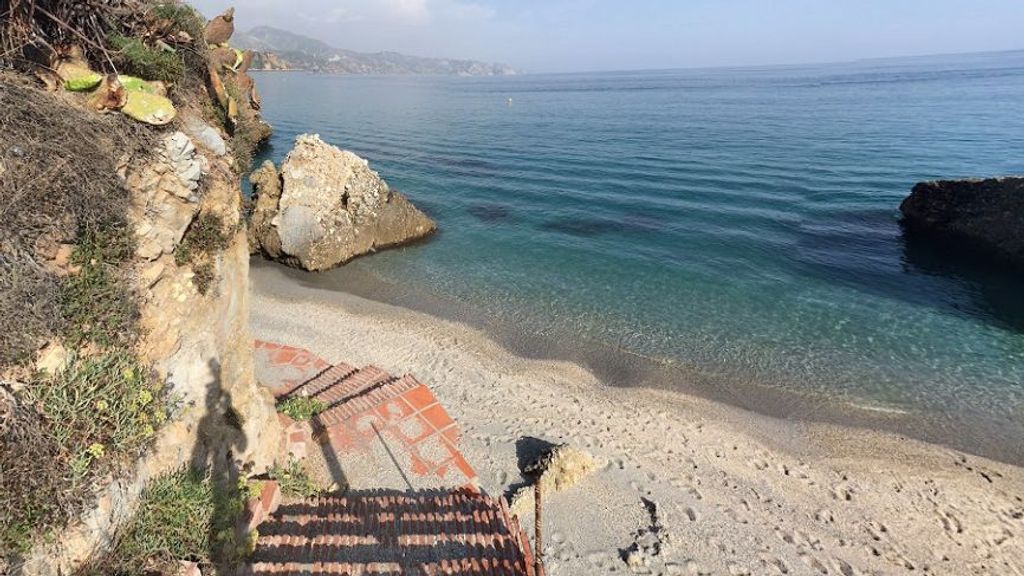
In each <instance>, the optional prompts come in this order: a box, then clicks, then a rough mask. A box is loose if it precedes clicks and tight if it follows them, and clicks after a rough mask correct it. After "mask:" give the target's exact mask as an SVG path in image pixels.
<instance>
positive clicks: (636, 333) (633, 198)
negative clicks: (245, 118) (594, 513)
mask: <svg viewBox="0 0 1024 576" xmlns="http://www.w3.org/2000/svg"><path fill="white" fill-rule="evenodd" d="M258 82H259V85H260V89H261V91H262V92H263V96H264V102H265V111H264V112H265V116H266V118H267V119H268V120H269V121H270V122H271V123H272V124H274V126H275V128H276V131H275V134H274V138H273V143H272V144H273V146H272V148H271V149H270V150H269V151H268V153H267V156H269V157H271V158H273V159H274V160H280V159H281V157H283V155H284V154H285V153H286V152H287V150H288V149H289V148H290V143H291V141H292V139H293V138H294V136H295V135H296V134H297V133H301V132H318V133H320V134H321V135H322V136H323V137H324V138H325V139H327V140H329V141H331V142H333V143H336V144H338V145H340V146H343V147H346V148H349V149H352V150H353V151H355V152H357V153H358V154H360V155H362V156H364V157H367V158H369V159H370V161H371V162H372V166H373V167H374V168H375V169H377V170H378V171H380V172H381V173H382V175H384V177H385V178H386V179H387V180H388V182H389V183H390V184H392V186H394V187H395V188H397V189H400V190H402V191H404V192H405V193H406V194H408V195H409V196H410V197H411V198H412V199H413V200H414V201H415V202H416V203H418V204H419V205H420V206H422V207H423V208H424V209H425V210H427V211H428V212H429V213H430V214H431V215H432V216H433V217H434V218H436V219H437V221H438V223H439V224H440V227H441V230H442V233H441V234H440V235H439V236H438V237H437V238H436V239H435V240H433V241H431V242H429V243H426V244H423V245H419V246H415V247H411V248H407V249H402V250H398V251H393V252H386V253H381V254H378V255H376V256H374V257H372V258H366V259H362V260H359V261H357V262H355V263H353V264H351V265H350V266H348V267H346V268H344V269H342V270H340V271H336V272H333V273H330V274H327V275H324V276H322V277H320V278H319V279H318V282H320V283H321V284H322V285H330V286H334V287H336V288H339V289H354V287H356V286H357V285H361V286H366V282H367V281H368V279H372V280H373V282H376V283H378V284H380V285H386V286H389V287H390V291H380V290H377V289H374V294H375V295H377V296H380V295H381V294H385V293H390V294H392V295H393V296H394V295H404V296H403V297H404V298H406V300H408V301H416V300H417V299H419V300H421V301H422V300H423V299H426V298H427V297H429V298H431V299H434V300H436V301H444V302H447V306H448V307H449V308H450V309H451V310H454V311H455V312H456V313H458V314H460V315H463V316H465V317H467V318H475V319H478V320H479V321H480V322H481V323H482V324H484V325H486V326H487V327H489V328H493V329H495V330H497V331H514V332H516V333H517V334H520V335H522V336H521V338H522V341H529V340H531V339H539V340H543V341H545V342H547V343H548V344H545V345H544V346H543V348H544V350H543V351H542V353H544V354H551V355H568V356H569V357H573V358H574V359H583V360H588V359H589V360H590V361H592V362H595V363H600V362H601V360H602V358H604V359H607V358H610V357H611V356H606V355H604V354H601V353H590V354H585V353H579V349H581V348H586V349H589V350H591V351H594V350H613V351H615V352H616V353H617V354H625V355H628V356H632V357H639V358H644V359H648V360H649V361H650V362H653V363H655V364H660V365H662V366H668V367H673V366H674V367H679V368H680V369H681V370H685V372H686V373H687V374H689V375H691V376H692V378H690V380H699V381H704V382H705V385H706V386H710V387H712V388H715V389H716V390H717V393H718V395H719V396H722V397H724V398H725V399H727V400H730V401H736V402H737V403H739V404H742V405H746V406H748V407H753V408H758V409H764V408H765V407H766V406H791V407H793V408H792V409H791V410H782V412H783V414H782V415H785V416H791V417H797V416H811V417H814V416H815V415H820V414H824V413H828V414H830V415H831V416H829V417H830V418H833V417H834V418H838V419H840V420H851V421H864V420H865V419H867V420H872V419H874V420H872V424H876V423H877V424H881V425H883V426H888V427H892V428H896V429H899V430H901V431H905V432H908V433H910V434H914V435H917V436H921V437H925V438H928V439H933V440H934V439H939V440H943V441H947V442H949V443H951V444H953V445H955V446H957V447H963V448H967V449H971V450H974V451H977V452H981V453H985V454H988V455H992V456H996V457H999V458H1003V459H1006V460H1013V461H1024V448H1022V447H1024V416H1022V414H1024V384H1022V382H1024V279H1022V278H1021V276H1020V275H1019V274H1016V275H1015V274H1013V273H1011V272H1008V271H1005V270H1000V269H992V268H990V267H985V266H983V265H979V264H977V263H976V262H973V261H972V260H970V259H962V258H959V257H957V256H956V255H953V254H948V253H946V252H945V251H943V250H942V249H937V248H935V247H933V246H931V245H929V244H927V243H922V242H920V241H915V240H914V239H911V238H907V237H905V236H904V234H903V232H902V230H901V229H900V227H899V224H898V211H897V207H898V205H899V202H900V201H901V200H902V199H903V197H904V196H905V195H906V194H907V193H908V191H909V189H910V187H911V186H912V185H913V184H914V183H915V182H917V181H920V180H927V179H935V178H958V177H968V176H985V175H998V174H1011V173H1024V53H1022V52H1016V53H1002V54H992V55H980V56H962V57H936V58H927V59H907V60H887V61H875V62H863V63H855V64H842V65H830V66H813V67H792V68H764V69H733V70H693V71H665V72H644V73H607V74H580V75H550V76H548V75H545V76H523V77H515V78H500V79H498V78H495V79H479V78H472V79H471V78H407V77H353V76H317V75H310V74H304V73H288V74H284V73H281V74H263V75H260V76H259V78H258ZM509 98H511V99H512V100H511V103H509ZM356 278H360V279H361V280H360V281H359V282H356V281H355V280H354V279H356ZM371 295H373V294H371ZM395 297H396V298H398V296H395ZM527 347H529V346H527ZM574 350H575V351H577V352H576V353H575V356H574V354H573V352H572V351H574ZM612 374H613V376H614V375H615V374H617V373H615V372H614V371H613V372H612ZM611 380H612V382H611V383H612V384H632V383H636V382H634V381H631V380H630V379H629V378H628V377H625V376H622V377H621V378H617V377H613V378H611ZM616 380H619V381H616ZM680 380H682V379H680ZM709 382H710V384H707V383H709ZM660 384H661V385H667V386H675V385H678V386H684V384H679V383H674V382H673V379H672V378H667V379H663V381H662V382H660ZM768 397H775V398H783V397H788V398H798V399H801V400H800V401H790V400H786V401H776V402H775V403H773V402H770V401H766V400H765V399H766V398H768ZM796 406H799V408H796Z"/></svg>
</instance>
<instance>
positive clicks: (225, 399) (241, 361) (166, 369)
mask: <svg viewBox="0 0 1024 576" xmlns="http://www.w3.org/2000/svg"><path fill="white" fill-rule="evenodd" d="M195 121H196V119H194V118H193V119H191V120H190V122H189V124H194V123H195ZM121 175H122V177H123V178H125V180H126V182H127V183H128V186H129V188H130V190H131V191H132V194H133V210H132V212H133V213H132V220H133V223H134V224H135V226H136V229H137V235H138V237H139V248H138V252H137V255H136V256H137V257H136V271H137V274H136V286H135V288H136V290H137V291H138V293H139V296H140V300H141V319H140V323H141V328H142V331H143V338H142V341H141V343H140V348H139V350H138V353H139V356H140V358H141V359H142V360H143V361H144V362H145V363H147V364H148V365H150V366H152V368H153V372H154V375H155V377H157V378H159V379H160V380H161V381H163V382H164V383H165V385H166V386H168V387H169V388H168V389H169V392H170V394H171V396H172V398H174V399H175V400H176V402H178V405H179V408H178V410H177V411H176V412H175V415H174V416H173V418H172V421H171V422H169V423H168V424H167V425H166V426H165V427H164V428H162V429H161V430H160V432H159V435H158V439H157V441H156V444H155V446H154V447H153V449H152V450H151V451H150V452H149V453H148V454H147V455H146V456H145V457H143V458H141V459H140V460H138V461H137V463H136V465H135V467H134V471H133V473H132V474H130V475H127V476H125V477H122V478H117V479H114V480H113V482H112V483H111V484H110V485H109V486H107V487H106V488H105V489H103V490H102V492H101V493H100V495H99V498H98V500H97V503H96V506H95V507H94V508H93V509H92V510H91V511H90V512H89V513H87V514H85V515H84V516H83V517H82V518H81V520H80V521H79V522H77V523H75V524H74V525H72V526H71V527H70V528H69V529H67V530H66V531H65V532H64V533H62V534H59V535H56V537H55V538H53V544H52V545H50V546H48V547H46V548H43V549H37V550H34V551H33V554H32V555H30V557H29V558H28V559H27V562H26V564H25V567H24V569H23V572H22V573H23V574H26V575H34V574H68V573H71V572H73V570H74V568H75V566H77V565H79V564H80V563H81V562H82V561H84V560H86V559H87V558H88V557H89V556H90V555H92V554H93V553H94V552H96V551H99V550H102V549H103V548H104V547H106V546H107V545H108V544H109V543H110V540H111V537H112V536H113V534H114V533H115V531H116V530H117V528H118V527H119V526H121V525H123V523H124V522H125V521H126V520H127V519H128V518H130V516H131V514H132V512H133V511H134V510H135V508H136V505H137V504H138V500H139V495H140V494H141V492H142V490H143V488H144V487H145V485H146V484H147V483H148V482H149V481H150V480H152V479H153V478H155V477H157V476H160V475H162V474H165V473H168V472H172V471H175V470H178V469H180V468H182V467H184V466H186V465H189V464H212V465H213V466H214V468H215V469H217V468H220V469H227V468H230V469H233V470H245V471H256V472H258V471H261V470H263V469H265V468H266V467H268V466H269V465H270V464H272V463H273V461H274V459H275V458H277V457H278V455H279V453H280V450H281V448H282V447H281V445H280V442H281V438H282V436H283V435H282V433H281V429H280V423H279V421H278V419H277V414H276V412H275V410H274V405H273V399H272V397H271V396H270V394H269V392H267V391H266V390H265V389H263V388H262V387H261V386H258V385H257V383H256V380H255V375H254V368H253V356H252V337H251V336H250V334H249V328H248V322H249V250H248V240H247V238H246V233H245V229H244V227H243V226H242V225H241V224H240V221H241V212H240V207H241V197H240V193H239V190H240V188H239V180H238V177H237V176H236V175H235V174H234V173H233V171H232V170H231V168H230V166H229V161H228V160H227V158H226V157H224V156H223V155H218V154H217V153H216V152H215V151H213V150H210V149H207V148H197V147H196V143H195V142H193V140H192V139H190V138H189V137H188V136H186V135H185V134H184V133H182V132H176V133H174V134H172V135H170V136H169V137H167V138H166V139H165V140H164V142H163V144H162V146H161V148H160V149H158V150H157V151H155V153H154V154H153V155H152V157H150V158H146V159H141V160H131V159H128V160H126V161H125V162H124V163H123V167H122V174H121ZM203 212H215V213H217V214H219V215H220V216H221V218H222V219H223V221H224V223H225V224H226V225H227V228H228V229H230V230H232V234H233V236H232V238H231V241H230V243H229V245H228V247H227V249H226V250H224V251H223V253H221V254H219V255H217V256H216V257H215V270H216V274H217V280H216V281H215V282H214V284H213V285H212V287H211V289H210V290H208V291H207V293H206V294H205V295H203V294H200V293H199V291H198V290H197V288H196V286H195V285H194V282H193V278H194V272H193V270H192V269H191V267H190V266H188V265H183V266H179V265H177V264H176V263H175V259H174V249H175V247H176V246H177V245H178V243H180V242H181V240H182V238H183V236H184V234H185V232H186V230H187V229H188V226H189V224H190V223H191V222H192V221H193V220H194V219H195V218H196V217H197V215H198V214H200V213H203Z"/></svg>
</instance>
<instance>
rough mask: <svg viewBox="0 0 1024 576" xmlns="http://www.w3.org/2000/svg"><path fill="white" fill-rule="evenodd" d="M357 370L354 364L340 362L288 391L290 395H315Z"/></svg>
mask: <svg viewBox="0 0 1024 576" xmlns="http://www.w3.org/2000/svg"><path fill="white" fill-rule="evenodd" d="M355 372H356V368H355V367H354V366H349V365H348V364H345V363H344V362H339V363H338V364H335V365H334V366H331V367H330V368H328V369H327V370H324V371H323V372H321V373H320V374H318V375H317V376H316V377H314V378H313V379H312V380H310V381H308V382H306V383H305V384H303V385H301V386H299V387H298V388H296V389H295V390H292V391H291V392H289V393H288V396H315V395H317V394H319V393H320V392H322V391H324V390H326V389H327V388H330V387H331V386H334V385H335V384H337V383H338V381H339V380H342V379H344V378H347V377H349V376H351V375H352V374H354V373H355Z"/></svg>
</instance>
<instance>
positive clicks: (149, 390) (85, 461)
mask: <svg viewBox="0 0 1024 576" xmlns="http://www.w3.org/2000/svg"><path fill="white" fill-rule="evenodd" d="M23 395H24V398H25V400H27V401H28V403H30V404H31V405H34V406H36V407H37V408H38V410H39V413H40V414H41V416H42V417H43V420H44V421H45V422H46V425H47V427H48V430H49V432H50V435H51V436H52V437H53V439H54V441H55V442H56V443H57V444H58V445H59V446H61V447H62V449H63V450H64V451H65V452H66V453H67V454H68V457H69V458H68V461H69V462H70V463H71V464H70V465H71V470H72V472H73V473H74V475H75V476H84V475H85V474H86V473H87V472H88V471H90V470H91V469H92V468H93V467H94V465H95V464H96V463H97V462H100V461H104V460H106V459H108V458H112V457H114V456H121V457H124V456H128V457H131V456H134V455H135V454H137V453H138V452H140V450H141V449H142V447H143V446H145V444H147V443H148V442H149V441H150V440H151V439H152V438H153V436H154V435H155V433H156V429H157V428H158V427H159V426H160V425H162V424H163V423H164V422H166V421H167V418H168V416H169V413H168V412H169V408H168V406H167V402H166V394H165V392H164V389H163V386H162V385H161V383H160V382H159V381H155V380H153V379H151V378H150V377H149V374H148V373H147V371H146V370H145V369H144V368H143V367H142V366H141V365H139V363H138V360H136V359H135V357H134V356H132V355H131V354H129V353H128V352H124V351H118V352H112V353H110V354H106V355H103V356H98V357H92V358H84V359H83V358H79V359H75V360H74V361H73V362H72V363H71V365H70V366H69V367H68V368H67V369H65V370H63V371H61V372H59V373H58V374H56V375H55V376H51V377H44V378H43V379H41V380H38V381H36V382H33V383H32V384H31V385H30V386H28V387H26V389H25V391H24V393H23Z"/></svg>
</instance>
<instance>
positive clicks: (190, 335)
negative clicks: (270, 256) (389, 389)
mask: <svg viewBox="0 0 1024 576" xmlns="http://www.w3.org/2000/svg"><path fill="white" fill-rule="evenodd" d="M32 5H34V4H32ZM13 6H14V8H12V11H11V12H9V13H6V14H3V15H2V17H0V27H2V30H0V31H2V32H3V33H4V38H5V40H6V39H7V38H9V37H10V36H9V35H10V34H11V33H13V32H18V31H21V32H22V33H24V35H25V37H24V38H23V39H21V40H20V42H21V43H20V44H18V46H19V48H18V49H19V50H21V49H22V48H24V50H25V52H24V54H22V53H18V58H17V61H16V62H15V63H14V64H13V65H12V67H14V66H24V67H25V69H23V70H21V73H16V72H13V71H10V70H7V71H3V72H0V184H2V186H0V204H3V206H4V210H7V209H11V210H12V212H11V214H10V215H5V217H4V221H3V224H2V225H0V288H2V290H0V312H2V314H0V316H2V317H3V318H4V322H5V324H4V326H3V327H4V332H5V335H4V337H3V343H4V344H5V345H6V344H8V343H11V344H12V345H13V344H15V343H16V344H17V346H18V350H15V352H17V353H16V354H15V353H11V354H8V353H6V352H4V353H0V573H7V572H8V571H12V572H15V573H19V574H24V575H34V574H70V573H74V572H75V571H76V570H77V569H78V568H79V567H81V566H82V564H83V563H84V562H86V561H87V560H92V559H94V558H95V557H96V556H98V555H102V553H104V552H105V551H107V550H108V549H109V548H110V545H111V543H112V540H113V539H114V537H115V534H117V531H118V530H119V529H120V528H121V527H123V526H124V524H125V522H126V521H127V519H128V518H129V517H131V515H132V514H133V512H134V511H135V509H136V507H137V505H138V502H139V498H140V494H142V492H143V490H144V488H145V487H146V486H147V484H148V483H149V482H150V481H152V480H153V479H155V478H157V477H160V476H163V475H166V474H169V473H172V472H175V471H178V470H181V469H183V468H186V467H190V466H194V467H196V468H197V469H201V470H205V471H206V473H207V474H210V475H212V476H214V477H215V478H219V479H230V478H238V477H245V476H246V475H248V474H251V473H254V472H259V471H262V470H265V469H266V468H267V467H268V466H269V465H270V464H272V463H273V462H274V461H275V460H276V459H278V458H279V456H280V455H281V453H280V450H281V449H282V446H281V445H280V442H281V433H280V432H281V431H280V424H279V420H278V417H277V414H276V411H275V409H274V404H273V399H272V398H271V397H270V395H269V393H268V392H267V391H266V390H265V389H263V388H262V387H261V386H259V385H258V384H257V382H256V379H255V375H254V365H253V352H252V338H251V336H250V334H249V330H248V315H249V284H248V282H249V280H248V278H249V273H248V269H249V249H248V239H247V237H246V227H245V225H244V224H243V222H242V198H241V186H240V176H239V174H240V173H241V172H242V171H244V170H245V169H246V166H245V160H246V159H247V158H249V157H250V156H251V154H252V152H253V147H254V146H255V144H256V142H257V141H258V140H259V139H260V138H262V137H264V136H265V130H264V129H263V126H264V125H263V124H262V122H261V121H260V120H259V117H258V112H257V109H258V97H256V96H255V89H254V87H253V86H251V85H247V81H249V82H251V79H248V78H247V77H246V76H245V74H244V72H245V69H244V67H243V66H241V65H240V64H237V63H236V64H234V65H232V66H228V67H226V68H225V67H217V66H214V65H212V63H210V62H209V59H208V58H209V53H210V51H209V50H208V49H207V48H208V46H207V45H206V43H205V42H204V41H203V28H202V24H203V23H202V22H201V21H198V16H197V15H196V14H195V12H193V11H192V10H191V9H190V8H188V7H187V6H183V5H180V4H168V5H164V4H160V5H153V4H148V3H141V2H136V1H134V0H121V1H119V2H118V3H116V6H115V5H113V4H112V5H110V6H107V4H102V5H97V7H96V8H95V10H96V12H95V13H93V12H90V11H91V10H94V9H93V8H90V11H84V12H83V11H82V10H80V8H79V3H74V2H70V1H69V2H51V3H48V4H47V6H48V8H49V11H48V13H47V15H41V14H40V13H38V12H35V11H32V10H28V9H27V6H29V5H28V4H16V5H13ZM154 6H156V7H154ZM97 14H98V15H100V16H102V18H98V19H97V18H95V15H97ZM55 20H59V22H60V23H61V25H60V26H57V25H54V24H53V22H54V21H55ZM97 21H101V22H103V26H107V27H109V29H107V30H104V29H97V28H96V27H97V26H99V25H98V24H97V23H96V22H97ZM72 32H74V33H72ZM114 37H116V38H118V42H119V43H120V44H121V45H123V46H125V47H130V48H125V49H124V50H123V51H121V52H118V53H117V54H115V56H116V57H118V58H122V57H130V58H132V59H133V60H132V62H131V63H130V64H131V65H133V66H135V70H136V71H137V73H139V74H140V76H141V77H129V76H125V75H120V74H116V73H113V72H111V73H109V74H101V73H100V72H95V71H94V69H95V70H101V69H102V67H104V66H107V65H108V60H107V59H106V56H108V54H101V53H99V51H98V50H97V51H93V53H90V50H89V49H84V48H82V47H81V46H80V45H78V44H76V42H79V41H81V40H83V39H85V40H87V41H88V42H87V43H86V46H90V47H91V46H98V45H101V44H102V43H104V42H107V41H109V39H110V38H114ZM34 39H45V42H43V41H40V42H38V43H37V44H33V42H34ZM221 44H222V45H221V46H219V48H224V46H223V42H222V43H221ZM30 49H31V50H30ZM10 54H12V52H10V51H7V52H4V55H3V56H2V57H0V64H4V65H5V66H6V64H7V62H6V61H4V60H3V58H6V56H8V55H10ZM40 54H42V56H39V55H40ZM238 56H239V59H240V60H244V58H243V56H244V54H238ZM5 66H0V68H4V67H5ZM111 66H112V64H111ZM122 69H123V68H122ZM159 75H163V76H165V77H167V78H173V82H167V83H166V84H164V83H162V82H159V81H156V80H154V79H153V78H154V77H155V76H159ZM33 77H35V78H38V79H39V80H42V82H36V81H35V80H34V79H33ZM216 85H220V88H221V89H222V90H216V88H217V86H216ZM208 86H211V87H212V88H213V89H212V90H210V91H207V87H208ZM158 92H159V93H158ZM139 94H142V95H144V96H139ZM132 102H137V103H138V102H141V103H142V104H145V105H149V104H154V103H155V104H158V105H159V106H158V107H157V108H158V110H157V112H159V114H154V113H153V110H152V109H149V108H147V107H146V106H142V108H143V110H142V112H141V113H136V112H138V110H136V109H134V108H132V107H131V103H132ZM13 214H17V217H16V218H15V217H14V216H13ZM26 278H28V279H29V280H31V282H30V284H26ZM137 568H138V569H139V571H140V572H141V571H143V567H137Z"/></svg>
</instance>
